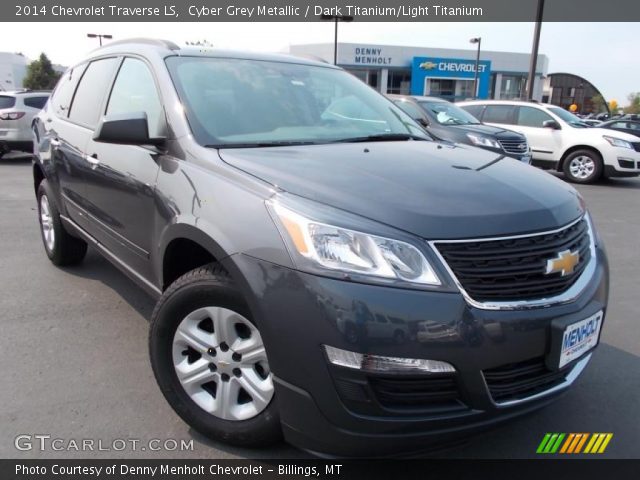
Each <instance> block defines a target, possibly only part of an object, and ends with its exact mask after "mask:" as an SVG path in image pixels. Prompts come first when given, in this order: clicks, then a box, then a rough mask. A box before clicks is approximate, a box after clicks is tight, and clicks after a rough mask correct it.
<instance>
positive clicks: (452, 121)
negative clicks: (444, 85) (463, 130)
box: [418, 101, 480, 125]
mask: <svg viewBox="0 0 640 480" xmlns="http://www.w3.org/2000/svg"><path fill="white" fill-rule="evenodd" d="M418 103H419V104H420V105H421V106H422V108H424V109H425V110H427V111H429V112H431V113H432V115H433V116H434V117H435V119H436V120H437V122H438V123H439V124H440V125H473V124H477V123H480V122H479V121H478V119H477V118H476V117H474V116H473V115H471V114H470V113H469V112H467V111H465V110H463V109H461V108H460V107H457V106H455V105H454V104H453V103H448V102H426V101H423V102H418Z"/></svg>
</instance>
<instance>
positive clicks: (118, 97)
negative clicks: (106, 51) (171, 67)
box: [107, 58, 164, 137]
mask: <svg viewBox="0 0 640 480" xmlns="http://www.w3.org/2000/svg"><path fill="white" fill-rule="evenodd" d="M134 112H145V113H146V114H147V120H148V122H149V136H151V137H159V136H162V135H163V134H164V115H163V111H162V104H161V102H160V97H159V95H158V91H157V89H156V84H155V83H154V81H153V76H152V75H151V72H150V71H149V68H148V67H147V65H146V64H145V63H144V62H143V61H141V60H137V59H135V58H127V59H125V60H124V62H123V63H122V66H121V67H120V71H119V72H118V77H117V78H116V81H115V83H114V84H113V89H112V90H111V96H110V97H109V104H108V106H107V114H110V113H134Z"/></svg>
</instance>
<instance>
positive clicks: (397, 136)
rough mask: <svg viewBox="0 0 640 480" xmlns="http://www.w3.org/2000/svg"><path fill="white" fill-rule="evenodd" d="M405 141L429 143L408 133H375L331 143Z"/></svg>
mask: <svg viewBox="0 0 640 480" xmlns="http://www.w3.org/2000/svg"><path fill="white" fill-rule="evenodd" d="M406 140H423V141H427V142H428V141H429V139H428V138H425V137H421V136H419V135H412V134H410V133H377V134H374V135H367V136H366V137H352V138H342V139H340V140H334V141H332V142H331V143H360V142H400V141H406Z"/></svg>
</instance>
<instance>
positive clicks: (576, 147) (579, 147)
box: [556, 145, 604, 172]
mask: <svg viewBox="0 0 640 480" xmlns="http://www.w3.org/2000/svg"><path fill="white" fill-rule="evenodd" d="M578 150H591V151H592V152H594V153H596V154H598V156H599V157H600V160H601V161H602V165H603V167H604V159H603V156H602V152H601V151H600V150H598V149H597V148H596V147H594V146H593V145H573V146H571V147H570V148H568V149H567V150H565V152H564V153H563V154H562V157H560V161H559V162H558V166H557V167H556V169H557V170H558V172H562V171H563V169H564V163H565V161H566V160H567V157H568V156H569V155H571V154H572V153H573V152H576V151H578Z"/></svg>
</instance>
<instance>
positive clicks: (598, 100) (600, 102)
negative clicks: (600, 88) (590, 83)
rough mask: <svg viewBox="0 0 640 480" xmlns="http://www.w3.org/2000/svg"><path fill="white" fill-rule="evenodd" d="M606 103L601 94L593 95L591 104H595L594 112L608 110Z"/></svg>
mask: <svg viewBox="0 0 640 480" xmlns="http://www.w3.org/2000/svg"><path fill="white" fill-rule="evenodd" d="M606 104H607V102H606V101H605V99H604V98H603V97H602V95H600V94H597V95H594V96H593V97H591V105H593V108H592V110H593V113H600V112H604V111H606V110H607V107H606Z"/></svg>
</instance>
